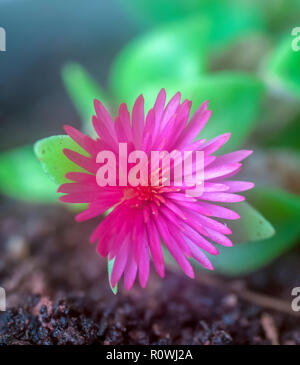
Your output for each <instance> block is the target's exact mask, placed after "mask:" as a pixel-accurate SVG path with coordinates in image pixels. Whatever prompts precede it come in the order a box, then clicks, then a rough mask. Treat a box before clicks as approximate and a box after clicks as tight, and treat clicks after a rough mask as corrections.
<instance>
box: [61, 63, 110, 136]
mask: <svg viewBox="0 0 300 365" xmlns="http://www.w3.org/2000/svg"><path fill="white" fill-rule="evenodd" d="M62 76H63V81H64V85H65V87H66V89H67V91H68V93H69V95H70V98H71V100H72V101H73V103H74V105H75V107H76V109H77V111H78V113H79V114H80V116H81V120H82V121H83V131H84V132H86V133H91V132H92V115H93V114H95V110H94V99H98V100H100V101H101V102H102V103H103V104H104V105H105V106H106V107H107V108H108V109H109V101H108V97H107V95H106V93H105V91H104V90H102V89H101V87H100V86H99V85H98V84H97V83H96V82H95V81H94V80H93V79H92V78H91V76H90V75H89V74H88V73H87V72H86V70H85V69H84V68H83V67H82V66H80V65H79V64H77V63H70V64H67V65H65V66H64V68H63V70H62Z"/></svg>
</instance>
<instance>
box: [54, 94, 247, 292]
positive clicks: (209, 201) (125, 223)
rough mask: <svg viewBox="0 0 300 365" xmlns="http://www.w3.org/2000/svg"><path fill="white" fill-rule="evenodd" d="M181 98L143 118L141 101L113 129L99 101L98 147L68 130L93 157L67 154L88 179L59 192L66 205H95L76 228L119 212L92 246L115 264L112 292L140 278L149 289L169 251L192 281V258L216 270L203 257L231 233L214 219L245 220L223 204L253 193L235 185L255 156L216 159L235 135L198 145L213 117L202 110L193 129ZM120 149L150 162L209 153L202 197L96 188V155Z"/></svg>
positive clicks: (159, 104)
mask: <svg viewBox="0 0 300 365" xmlns="http://www.w3.org/2000/svg"><path fill="white" fill-rule="evenodd" d="M180 98H181V95H180V93H177V94H175V95H174V96H173V98H172V99H171V100H170V101H169V103H168V104H167V105H166V106H165V102H166V93H165V90H164V89H162V90H161V91H160V93H159V94H158V96H157V99H156V102H155V104H154V107H153V108H152V109H150V111H149V112H148V114H147V116H146V118H145V115H144V99H143V96H142V95H140V96H139V97H138V98H137V100H136V102H135V104H134V107H133V110H132V116H131V118H130V114H129V112H128V109H127V106H126V104H121V106H120V109H119V114H118V116H117V117H116V119H115V122H113V120H112V118H111V116H110V115H109V113H108V112H107V111H106V109H105V108H104V106H103V105H102V104H101V102H99V101H97V100H95V110H96V114H97V116H94V117H93V125H94V128H95V131H96V132H97V134H98V136H99V139H96V140H94V139H92V138H91V137H88V136H86V135H84V134H82V133H81V132H79V131H78V130H76V129H74V128H72V127H70V126H65V131H66V132H67V133H68V135H69V136H70V137H71V138H72V139H73V140H74V141H75V142H77V143H78V145H80V146H81V147H82V148H83V149H84V150H85V151H86V152H87V153H88V155H89V157H86V156H83V155H80V154H79V153H77V152H75V151H72V150H68V149H65V150H64V154H65V155H66V156H67V157H68V158H69V159H70V160H71V161H73V162H74V163H75V164H77V165H78V166H80V167H82V168H83V169H84V170H85V171H86V172H69V173H67V174H66V178H67V179H69V180H71V181H72V183H67V184H63V185H61V186H60V187H59V189H58V192H61V193H66V195H64V196H62V197H61V198H60V200H61V201H63V202H68V203H89V206H88V208H87V209H86V210H85V211H83V212H82V213H80V214H78V215H77V216H76V220H77V221H78V222H81V221H85V220H88V219H91V218H94V217H96V216H99V215H101V214H103V213H104V212H106V211H107V210H108V209H110V208H113V210H112V211H111V212H110V213H109V214H108V215H107V216H106V217H105V218H104V219H103V220H102V222H101V223H100V224H99V225H98V226H97V228H96V229H95V231H94V232H93V234H92V235H91V238H90V240H91V242H97V243H98V246H97V250H98V252H99V253H100V254H101V255H102V256H104V257H106V256H108V257H109V259H112V258H115V262H114V267H113V271H112V274H111V284H112V286H115V284H116V283H117V282H118V281H119V280H120V279H121V276H122V275H123V274H124V285H125V288H126V289H128V290H129V289H130V288H131V287H132V285H133V283H134V281H135V278H136V276H137V273H138V276H139V281H140V284H141V286H142V287H145V286H146V284H147V281H148V277H149V265H150V254H151V257H152V260H153V263H154V266H155V269H156V271H157V272H158V274H159V275H160V276H161V277H164V272H165V268H164V257H163V251H162V245H163V243H164V245H165V246H166V248H167V249H168V250H169V252H170V253H171V255H172V256H173V258H174V259H175V260H176V261H177V263H178V264H179V266H180V267H181V269H182V270H183V271H184V273H185V274H186V275H188V276H189V277H191V278H193V277H194V272H193V268H192V266H191V264H190V262H189V260H188V258H194V259H195V260H197V261H198V262H199V263H200V264H201V265H203V266H204V267H205V268H207V269H209V270H213V267H212V265H211V263H210V261H209V259H208V258H207V256H206V255H205V254H204V253H203V251H205V252H207V253H209V254H211V255H217V254H218V249H217V248H216V247H215V246H214V245H213V244H212V242H214V243H218V244H220V245H222V246H232V242H231V241H230V240H229V239H228V237H227V235H229V234H231V230H230V229H229V228H228V227H227V225H225V224H223V223H221V222H219V221H217V220H216V219H215V218H221V219H229V220H231V219H238V218H239V215H238V214H237V213H235V212H234V211H232V210H230V209H228V208H225V207H223V206H221V205H219V203H235V202H240V201H242V200H244V197H243V196H241V195H238V194H236V193H238V192H241V191H245V190H247V189H250V188H252V187H253V186H254V185H253V184H252V183H250V182H244V181H236V180H232V179H231V178H232V176H234V175H235V174H236V173H237V172H238V171H239V170H240V169H241V166H242V164H241V161H242V160H243V159H245V158H246V157H248V156H249V155H250V154H251V153H252V151H248V150H241V151H236V152H232V153H228V154H225V155H222V156H218V157H216V156H214V155H213V154H214V153H215V152H216V151H217V150H218V149H219V148H220V147H221V146H222V145H223V144H225V143H226V142H227V141H228V139H229V138H230V134H229V133H226V134H223V135H221V136H218V137H216V138H213V139H211V140H209V141H205V140H196V142H195V141H194V140H195V138H196V137H197V136H198V135H199V133H200V131H201V130H202V128H203V127H204V126H205V124H206V123H207V121H208V119H209V118H210V115H211V111H210V110H207V106H208V102H204V103H203V104H202V105H201V106H200V108H199V109H198V110H197V111H196V112H195V113H194V115H193V116H192V117H191V118H190V121H189V122H188V120H189V113H190V108H191V102H190V101H188V100H184V101H183V102H182V103H180ZM119 143H127V145H128V150H129V152H130V151H132V150H142V151H144V152H145V153H146V154H147V155H149V153H150V151H153V150H159V151H162V150H164V151H168V152H171V151H173V150H178V151H181V152H183V151H203V152H204V192H203V194H202V195H201V196H200V197H191V196H189V195H188V194H185V190H186V188H187V187H186V185H184V183H183V184H182V186H179V187H178V186H175V185H174V181H171V183H170V185H169V186H165V185H160V186H141V185H140V186H132V185H129V186H118V185H117V186H105V187H100V186H99V185H98V184H97V181H96V174H97V171H98V169H99V164H98V163H96V158H97V155H98V153H99V152H100V151H104V150H105V151H111V152H114V153H115V154H116V155H118V145H119ZM117 157H118V156H117ZM160 178H162V175H160ZM162 242H163V243H162Z"/></svg>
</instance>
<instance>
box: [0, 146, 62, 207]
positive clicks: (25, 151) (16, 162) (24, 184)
mask: <svg viewBox="0 0 300 365" xmlns="http://www.w3.org/2000/svg"><path fill="white" fill-rule="evenodd" d="M56 189H57V187H56V185H55V184H54V183H53V182H52V181H51V180H49V179H48V177H47V176H46V175H45V173H44V171H43V169H42V167H41V165H40V164H39V163H38V161H37V159H36V157H35V155H34V152H33V146H32V145H29V146H22V147H19V148H16V149H13V150H9V151H6V152H2V153H1V154H0V191H1V193H3V194H5V195H8V196H11V197H13V198H16V199H20V200H24V201H30V202H37V203H52V202H55V201H57V194H56Z"/></svg>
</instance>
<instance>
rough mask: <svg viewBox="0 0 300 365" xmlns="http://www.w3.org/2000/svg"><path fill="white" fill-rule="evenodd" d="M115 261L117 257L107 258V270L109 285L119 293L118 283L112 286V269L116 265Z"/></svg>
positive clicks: (115, 292) (113, 290)
mask: <svg viewBox="0 0 300 365" xmlns="http://www.w3.org/2000/svg"><path fill="white" fill-rule="evenodd" d="M114 262H115V259H114V258H113V259H112V260H109V259H108V260H107V271H108V281H109V286H110V288H111V290H112V292H113V293H114V294H115V295H116V294H117V293H118V283H117V284H116V285H115V286H114V287H112V285H111V279H110V278H111V273H112V270H113V267H114Z"/></svg>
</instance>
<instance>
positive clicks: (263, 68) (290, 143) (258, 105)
mask: <svg viewBox="0 0 300 365" xmlns="http://www.w3.org/2000/svg"><path fill="white" fill-rule="evenodd" d="M119 2H120V4H122V6H124V7H125V8H126V9H127V11H128V12H129V13H130V14H131V15H132V17H133V18H134V19H136V20H137V21H138V22H139V23H140V25H141V27H142V28H143V32H142V33H141V34H140V35H139V36H138V37H136V39H133V40H132V41H131V42H129V43H128V44H127V45H126V46H125V47H124V49H123V50H121V52H120V53H119V54H118V55H117V57H116V58H115V60H114V62H113V65H112V67H111V69H110V73H109V88H108V90H103V89H102V88H101V87H100V86H99V85H97V84H96V83H95V82H94V81H93V79H92V78H91V77H90V76H89V75H88V73H87V72H86V71H85V70H84V69H83V67H81V66H80V65H78V64H70V65H66V66H65V68H64V69H63V80H64V83H65V86H66V89H67V91H68V93H69V95H70V97H71V99H72V101H73V103H74V105H75V107H76V109H77V111H78V113H79V114H80V116H81V119H82V129H83V130H84V131H85V132H87V133H91V129H90V126H91V123H90V119H91V115H92V114H93V113H94V111H93V99H94V98H99V99H100V100H101V101H102V102H103V103H104V104H105V105H106V106H107V107H108V109H109V110H110V111H111V112H112V113H113V114H114V113H116V110H117V107H118V104H119V103H120V102H123V101H125V102H127V103H128V104H129V105H130V106H132V105H133V101H134V100H135V98H136V97H137V96H138V95H139V94H140V93H143V94H144V97H145V102H146V104H145V105H146V109H149V107H150V105H152V104H153V102H154V99H155V97H156V95H157V92H158V91H159V90H160V89H161V88H162V87H165V88H166V90H167V95H168V98H170V97H171V96H172V94H173V93H175V92H177V91H181V92H182V94H183V97H185V98H188V99H190V100H192V101H193V111H194V110H195V108H197V106H199V105H200V104H201V103H202V102H203V101H205V100H207V99H209V101H210V108H211V109H212V111H213V114H212V117H211V120H210V122H209V123H208V124H207V126H206V127H205V128H204V130H203V133H201V137H204V138H211V137H214V136H216V135H217V134H221V133H224V132H231V133H232V138H231V139H230V141H229V142H228V143H227V144H226V146H224V149H223V150H222V152H226V151H229V150H234V149H237V148H243V146H244V145H245V144H247V143H249V141H250V142H251V144H252V145H253V146H254V150H255V146H256V145H258V141H260V144H259V146H258V147H259V148H261V149H263V148H265V147H269V146H272V147H275V148H277V149H279V150H280V149H281V148H282V149H284V148H289V149H290V150H293V151H296V152H297V153H299V150H300V139H299V136H300V117H299V116H300V103H299V99H300V51H298V52H295V51H294V50H293V49H292V41H293V37H292V35H291V31H292V29H293V28H294V27H296V26H297V25H298V26H300V24H297V23H296V20H297V19H298V20H299V19H300V1H299V0H285V1H283V0H267V1H264V2H261V1H258V0H253V1H242V0H224V1H222V0H173V1H169V0H152V1H141V0H132V1H125V0H119ZM148 28H150V29H148ZM146 30H147V31H146ZM251 39H254V41H255V40H260V41H261V43H260V45H259V46H260V48H261V49H260V50H259V53H258V54H259V58H258V59H255V57H254V59H252V60H251V62H252V63H253V65H252V67H251V70H252V69H253V71H251V72H249V63H248V62H247V61H248V59H249V58H251V56H253V54H252V53H251V52H254V50H255V47H254V46H253V43H252V44H251V47H250V46H249V49H248V43H247V42H249V41H250V40H251ZM266 44H268V45H270V47H273V49H272V50H271V52H269V50H270V49H269V48H268V47H265V45H266ZM247 52H248V53H247ZM244 53H245V54H244ZM255 54H256V53H255ZM247 55H249V57H248V56H247ZM252 58H253V57H252ZM216 65H217V66H216ZM274 95H276V97H277V98H279V99H280V107H281V106H282V107H283V109H284V108H286V110H287V113H286V114H283V116H282V118H284V120H280V121H279V122H280V123H279V124H280V125H279V127H278V125H275V118H273V117H271V118H270V121H269V122H268V124H266V125H264V117H263V116H264V115H271V116H272V115H273V116H276V115H274V113H277V112H276V110H277V109H276V107H277V105H274V103H273V99H272V97H273V96H274ZM290 105H293V108H291V110H289V108H290ZM284 110H285V109H284ZM272 113H273V114H272ZM276 128H277V129H278V133H273V132H274V131H273V129H274V130H276ZM261 130H262V131H264V132H263V133H264V135H263V136H261V135H260V131H261ZM271 132H272V133H271ZM259 135H260V138H256V136H259ZM77 147H78V146H77ZM77 147H76V145H75V144H74V143H73V142H72V141H71V140H70V139H69V138H68V137H66V136H54V137H50V138H47V139H44V140H41V141H39V142H37V144H36V145H35V153H36V155H37V157H38V158H39V160H40V161H41V163H42V166H43V168H44V170H45V171H46V172H47V173H48V174H49V175H50V176H52V178H53V179H54V180H55V181H56V183H58V184H60V183H62V182H64V181H65V180H66V179H65V178H64V174H65V173H66V172H67V171H70V169H72V170H73V171H75V170H77V171H78V167H76V168H75V165H74V164H72V163H71V162H70V161H68V160H67V159H66V157H65V156H64V155H63V154H62V149H63V148H71V149H73V150H76V149H77ZM251 158H255V154H254V156H253V157H251ZM24 161H25V162H24ZM28 175H30V181H29V180H28ZM0 179H1V181H0V189H1V190H2V191H3V192H4V193H6V194H8V195H10V196H14V197H16V198H18V199H27V200H31V201H43V202H44V201H49V202H51V201H53V199H54V193H53V192H54V187H53V186H54V183H52V182H51V181H50V180H49V179H47V178H46V177H45V175H44V174H43V173H42V169H41V168H40V165H39V164H38V162H37V161H36V160H35V159H34V155H33V152H32V147H26V148H22V147H21V148H20V149H17V150H14V151H7V152H6V153H4V154H2V155H0ZM250 179H251V177H250ZM25 180H26V182H25ZM31 187H34V189H31ZM299 199H300V198H299V196H298V195H296V194H291V193H289V192H286V191H284V190H282V189H280V187H278V189H275V190H270V189H261V188H259V187H257V188H255V189H254V190H253V192H251V193H250V194H249V199H248V202H250V203H251V204H253V205H254V207H255V208H256V209H258V210H259V212H261V213H259V212H258V211H257V210H256V209H254V208H253V207H251V206H250V205H249V204H247V203H242V204H237V210H239V211H240V213H241V215H242V219H241V220H239V221H238V222H234V223H231V224H230V226H231V227H232V229H233V231H234V235H233V241H234V242H238V243H237V244H236V245H235V246H234V247H233V248H221V250H220V251H221V255H220V256H218V257H214V258H213V263H214V266H215V268H216V270H218V271H220V272H222V273H225V274H229V275H236V274H241V273H245V272H248V271H251V270H254V269H257V268H258V267H260V266H262V265H265V264H266V263H268V262H270V261H271V260H272V259H274V258H275V257H277V256H278V255H280V254H281V253H282V252H284V251H286V250H287V249H289V248H290V247H292V246H293V245H294V244H295V243H296V242H297V240H298V241H299V237H300V229H299V210H300V204H299ZM262 214H263V216H262ZM264 217H265V218H264ZM273 227H274V228H275V230H276V234H275V235H273V234H274V229H273ZM272 235H273V236H272ZM271 236H272V237H271ZM112 266H113V263H112V262H109V263H108V269H109V272H111V270H112Z"/></svg>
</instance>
